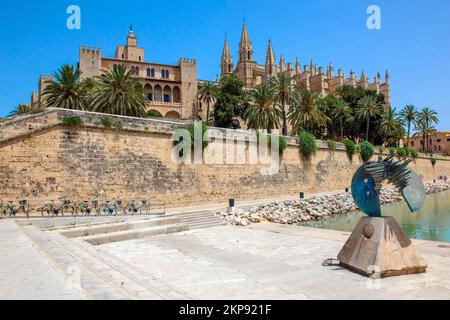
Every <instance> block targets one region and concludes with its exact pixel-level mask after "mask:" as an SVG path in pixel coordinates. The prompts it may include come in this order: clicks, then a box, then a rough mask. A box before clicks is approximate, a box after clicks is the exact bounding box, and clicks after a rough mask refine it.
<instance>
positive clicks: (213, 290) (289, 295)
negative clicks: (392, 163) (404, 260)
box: [101, 223, 450, 299]
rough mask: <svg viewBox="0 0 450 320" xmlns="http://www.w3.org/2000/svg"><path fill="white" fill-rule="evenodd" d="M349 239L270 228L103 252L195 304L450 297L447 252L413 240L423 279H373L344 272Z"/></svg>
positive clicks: (158, 240) (184, 236) (221, 231)
mask: <svg viewBox="0 0 450 320" xmlns="http://www.w3.org/2000/svg"><path fill="white" fill-rule="evenodd" d="M347 236H348V234H347V233H344V232H339V231H330V230H320V229H311V228H305V227H298V226H283V225H277V224H271V223H262V224H254V225H252V226H251V227H247V228H243V227H232V226H223V227H215V228H210V229H200V230H192V231H188V232H183V233H178V234H173V235H165V236H160V237H153V238H148V239H141V240H133V241H127V242H124V243H111V244H107V245H103V246H101V248H102V250H106V251H107V252H109V253H111V254H113V255H116V256H118V257H120V258H121V259H123V260H125V261H127V263H129V264H132V265H135V266H136V267H138V268H141V269H143V270H147V271H148V272H151V273H154V274H157V275H158V276H159V277H161V279H162V280H164V281H165V282H167V283H170V284H172V285H173V286H175V287H178V288H180V289H182V290H184V291H186V292H190V293H191V294H192V295H193V296H194V297H195V298H197V299H450V290H449V287H450V286H449V281H450V274H449V272H448V271H449V270H450V249H449V248H442V247H439V245H442V244H439V243H434V242H429V241H414V243H415V245H416V246H417V249H418V251H419V252H420V253H421V254H422V255H423V256H424V257H425V259H426V260H427V262H428V263H429V269H428V272H427V273H425V274H416V275H407V276H402V277H392V278H384V279H379V280H375V281H374V280H370V279H368V278H366V277H363V276H361V275H359V274H357V273H354V272H351V271H348V270H346V269H344V268H341V267H340V266H332V267H322V265H321V264H322V262H323V261H324V260H325V259H326V258H334V257H336V255H337V253H338V252H339V250H340V249H341V248H342V246H343V244H344V242H345V240H346V238H347Z"/></svg>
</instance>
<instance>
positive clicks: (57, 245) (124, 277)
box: [22, 226, 194, 300]
mask: <svg viewBox="0 0 450 320" xmlns="http://www.w3.org/2000/svg"><path fill="white" fill-rule="evenodd" d="M22 230H23V231H24V232H25V234H26V235H27V236H28V237H29V238H30V239H31V240H32V241H33V242H34V244H35V246H36V247H37V248H38V250H39V251H40V253H41V255H42V256H44V257H45V258H46V259H47V260H48V261H49V262H50V264H51V265H52V266H53V267H54V268H55V269H56V270H57V271H59V272H61V273H63V274H64V275H65V276H66V279H67V283H68V286H69V287H70V288H71V289H72V290H73V291H75V292H76V293H77V294H78V295H79V296H80V297H81V298H82V299H87V300H130V299H131V300H141V299H143V300H162V299H164V300H166V299H167V300H172V299H176V300H186V299H193V298H194V297H190V296H189V295H188V294H187V293H186V292H183V291H182V290H180V289H178V288H175V287H173V286H171V285H169V284H167V283H165V282H164V281H163V280H161V279H159V278H158V277H156V276H155V275H152V274H150V273H149V272H148V270H141V269H139V268H137V267H135V266H132V265H130V264H128V263H126V262H124V261H122V260H121V259H119V258H117V257H115V256H112V255H110V254H108V253H107V252H105V251H103V250H101V249H100V247H95V246H92V245H90V244H89V243H87V242H85V241H83V240H82V238H72V239H70V238H67V237H65V236H63V235H62V234H60V233H59V232H57V231H47V232H44V231H42V230H41V229H39V228H37V227H35V226H23V227H22Z"/></svg>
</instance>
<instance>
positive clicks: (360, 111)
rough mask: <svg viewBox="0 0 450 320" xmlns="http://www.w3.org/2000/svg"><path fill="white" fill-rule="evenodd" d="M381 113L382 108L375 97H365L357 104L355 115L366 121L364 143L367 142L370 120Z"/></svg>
mask: <svg viewBox="0 0 450 320" xmlns="http://www.w3.org/2000/svg"><path fill="white" fill-rule="evenodd" d="M382 113H383V106H382V105H381V104H380V103H379V102H378V100H377V99H376V98H375V97H372V96H365V97H363V98H361V100H359V102H358V107H357V109H356V112H355V115H356V117H358V118H359V119H362V120H366V141H368V140H369V129H370V119H371V118H373V117H375V116H378V115H380V114H382Z"/></svg>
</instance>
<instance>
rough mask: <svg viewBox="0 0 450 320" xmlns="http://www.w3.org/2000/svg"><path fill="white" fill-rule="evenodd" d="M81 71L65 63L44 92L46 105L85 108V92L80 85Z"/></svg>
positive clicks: (76, 108) (49, 81) (55, 73)
mask: <svg viewBox="0 0 450 320" xmlns="http://www.w3.org/2000/svg"><path fill="white" fill-rule="evenodd" d="M80 75H81V71H80V69H78V68H76V69H75V68H74V66H71V65H64V66H62V67H61V68H60V69H59V70H58V71H56V72H54V73H53V80H48V81H47V86H46V88H45V89H44V92H43V98H44V105H45V107H55V108H64V109H74V110H84V109H85V105H84V103H85V100H84V98H85V97H84V93H83V90H82V89H81V86H80Z"/></svg>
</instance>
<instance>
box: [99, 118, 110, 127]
mask: <svg viewBox="0 0 450 320" xmlns="http://www.w3.org/2000/svg"><path fill="white" fill-rule="evenodd" d="M101 124H102V126H104V127H105V128H112V126H113V121H112V119H111V118H110V117H105V118H103V119H102V121H101Z"/></svg>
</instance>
